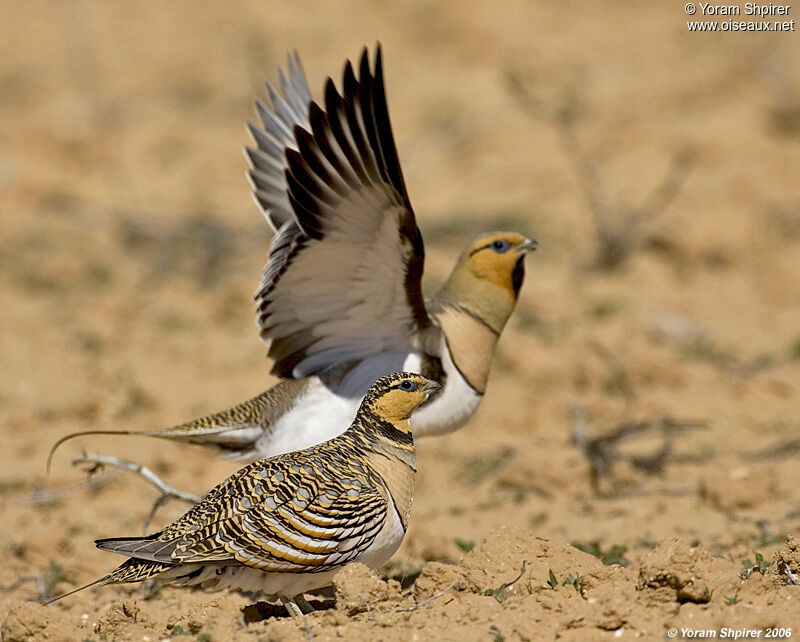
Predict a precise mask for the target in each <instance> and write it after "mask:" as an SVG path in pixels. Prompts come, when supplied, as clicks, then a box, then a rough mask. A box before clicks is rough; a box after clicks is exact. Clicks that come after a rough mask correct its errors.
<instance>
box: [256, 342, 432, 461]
mask: <svg viewBox="0 0 800 642" xmlns="http://www.w3.org/2000/svg"><path fill="white" fill-rule="evenodd" d="M420 363H421V358H420V356H419V355H418V354H415V353H408V352H403V353H394V354H386V355H381V356H379V357H373V358H371V359H365V360H364V361H362V362H361V363H360V364H359V365H358V366H356V367H355V368H353V370H352V371H350V372H349V373H348V374H347V376H346V377H345V378H344V379H343V380H342V382H341V383H340V385H339V386H338V388H337V390H335V391H334V390H331V389H330V388H328V387H327V386H325V385H324V384H323V383H322V382H321V381H320V380H319V379H317V378H316V377H312V378H311V380H310V383H309V386H308V389H307V390H306V391H305V392H304V393H303V394H302V395H301V396H300V397H298V398H297V400H296V401H295V403H294V405H293V407H292V408H291V409H290V410H288V411H287V412H285V413H284V414H283V415H282V416H281V417H280V418H279V419H278V420H277V421H276V422H275V423H274V424H272V425H271V426H270V427H269V429H268V430H267V431H266V432H265V433H264V434H263V435H262V436H261V437H260V438H259V439H258V441H257V442H256V446H255V449H254V452H255V453H256V457H272V456H274V455H279V454H281V453H288V452H292V451H295V450H302V449H303V448H308V447H309V446H314V445H315V444H320V443H322V442H323V441H327V440H328V439H333V438H334V437H338V436H339V435H341V434H342V433H343V432H344V431H345V430H347V428H348V427H349V426H350V424H351V423H353V419H355V416H356V412H357V411H358V407H359V405H360V404H361V400H362V399H363V398H364V395H365V394H366V393H367V390H368V389H369V387H370V386H371V385H372V384H373V383H375V381H376V380H377V379H380V378H381V377H382V376H384V375H387V374H391V373H392V372H397V371H399V370H404V371H406V372H419V368H420ZM254 458H255V457H254Z"/></svg>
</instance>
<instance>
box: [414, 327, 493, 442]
mask: <svg viewBox="0 0 800 642" xmlns="http://www.w3.org/2000/svg"><path fill="white" fill-rule="evenodd" d="M442 343H444V340H442ZM442 368H443V369H444V373H445V376H446V380H445V385H444V388H443V389H442V390H441V391H440V392H439V394H437V395H436V396H435V397H434V398H433V399H431V400H430V401H428V402H426V403H425V404H423V405H422V406H420V407H419V408H418V409H417V410H416V411H415V412H414V414H413V415H411V422H410V423H411V431H412V433H413V434H414V437H428V436H430V435H444V434H446V433H448V432H453V431H454V430H458V429H459V428H461V426H463V425H464V424H465V423H467V421H469V419H470V417H472V415H473V414H474V413H475V411H476V410H477V409H478V406H479V405H480V403H481V399H483V395H480V394H479V393H477V392H475V390H474V389H473V388H472V387H471V386H470V385H469V384H468V383H467V382H466V381H465V380H464V377H462V376H461V373H460V372H459V371H458V368H456V366H455V364H454V363H453V359H452V358H451V357H450V351H449V350H448V349H447V346H446V345H443V346H442Z"/></svg>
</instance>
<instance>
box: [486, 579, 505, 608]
mask: <svg viewBox="0 0 800 642" xmlns="http://www.w3.org/2000/svg"><path fill="white" fill-rule="evenodd" d="M483 595H491V596H492V597H493V598H494V599H496V600H497V601H498V602H500V604H502V603H503V602H505V601H506V600H507V599H508V594H507V593H506V585H505V584H501V585H500V586H498V587H497V588H490V589H486V590H485V591H484V592H483Z"/></svg>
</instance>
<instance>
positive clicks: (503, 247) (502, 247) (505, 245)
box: [490, 240, 511, 254]
mask: <svg viewBox="0 0 800 642" xmlns="http://www.w3.org/2000/svg"><path fill="white" fill-rule="evenodd" d="M490 247H491V248H492V250H494V251H495V252H497V253H498V254H502V253H503V252H507V251H508V249H509V248H510V247H511V244H510V243H509V242H508V241H500V240H498V241H494V242H493V243H492V244H491V245H490Z"/></svg>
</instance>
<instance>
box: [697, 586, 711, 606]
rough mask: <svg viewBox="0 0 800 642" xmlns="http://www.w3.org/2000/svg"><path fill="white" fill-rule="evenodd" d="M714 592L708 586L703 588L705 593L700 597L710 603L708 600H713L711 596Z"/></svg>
mask: <svg viewBox="0 0 800 642" xmlns="http://www.w3.org/2000/svg"><path fill="white" fill-rule="evenodd" d="M713 594H714V591H712V590H711V589H709V588H708V587H707V586H706V587H705V588H704V589H703V594H702V595H701V596H700V599H701V600H702V601H703V602H705V603H708V602H710V601H711V596H712V595H713Z"/></svg>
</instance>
